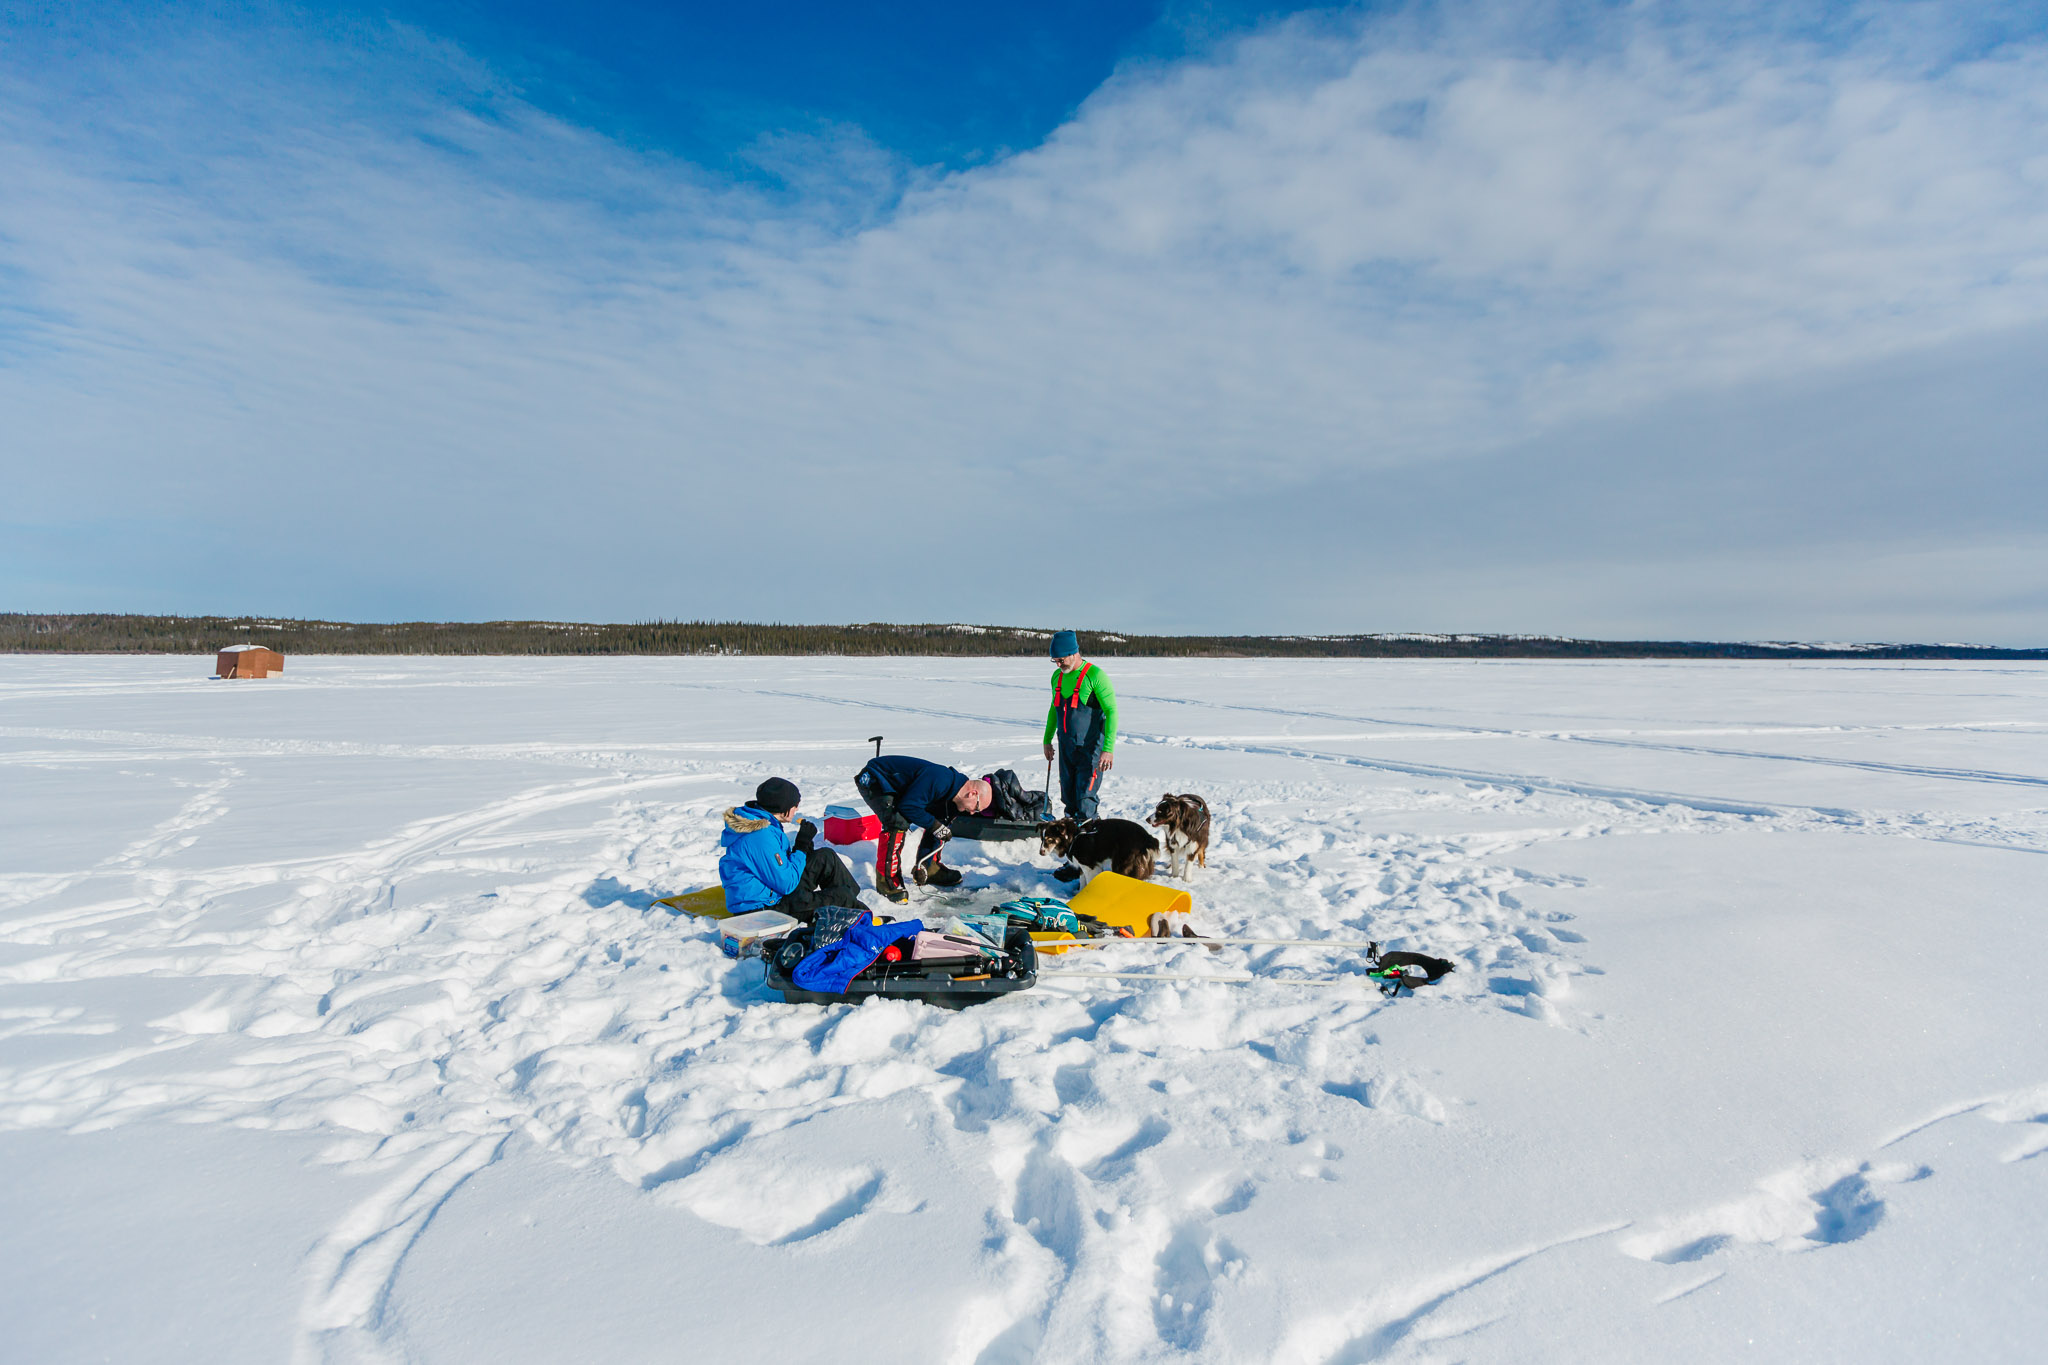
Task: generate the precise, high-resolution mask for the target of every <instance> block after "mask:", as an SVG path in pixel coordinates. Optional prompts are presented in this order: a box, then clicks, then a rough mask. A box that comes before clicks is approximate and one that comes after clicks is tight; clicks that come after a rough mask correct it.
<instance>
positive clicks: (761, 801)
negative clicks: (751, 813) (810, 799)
mask: <svg viewBox="0 0 2048 1365" xmlns="http://www.w3.org/2000/svg"><path fill="white" fill-rule="evenodd" d="M802 799H803V793H802V792H800V791H798V790H797V789H796V783H794V782H792V781H790V780H789V779H788V778H786V777H771V778H769V779H768V780H767V781H766V782H763V783H762V784H761V785H760V786H758V787H756V788H754V804H755V805H756V806H758V807H760V808H761V809H762V810H765V811H767V812H768V813H769V814H770V815H781V814H783V813H784V812H786V811H793V810H795V809H796V805H797V802H799V801H801V800H802Z"/></svg>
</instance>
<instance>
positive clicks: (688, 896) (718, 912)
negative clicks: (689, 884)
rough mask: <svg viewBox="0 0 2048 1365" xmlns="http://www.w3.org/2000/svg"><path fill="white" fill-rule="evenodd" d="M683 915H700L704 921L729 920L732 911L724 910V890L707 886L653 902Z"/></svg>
mask: <svg viewBox="0 0 2048 1365" xmlns="http://www.w3.org/2000/svg"><path fill="white" fill-rule="evenodd" d="M655 904H656V905H665V906H667V907H668V908H669V909H671V910H673V911H675V912H677V913H678V914H683V915H701V916H703V917H704V918H705V919H731V918H732V911H730V910H728V909H726V908H725V888H724V887H723V886H707V887H705V888H704V889H703V890H701V891H685V892H684V893H683V894H682V895H680V896H668V897H665V898H664V899H662V900H658V901H656V902H655Z"/></svg>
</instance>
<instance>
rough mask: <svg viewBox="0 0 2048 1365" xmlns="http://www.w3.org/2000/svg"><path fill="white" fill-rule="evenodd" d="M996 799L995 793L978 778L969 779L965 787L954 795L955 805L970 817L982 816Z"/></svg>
mask: <svg viewBox="0 0 2048 1365" xmlns="http://www.w3.org/2000/svg"><path fill="white" fill-rule="evenodd" d="M994 799H995V792H994V791H993V790H992V789H991V788H990V787H989V785H988V783H986V782H984V781H982V780H981V779H980V778H978V777H970V778H968V779H967V781H966V783H965V785H963V786H962V787H961V788H960V790H959V791H957V792H955V793H953V804H954V805H955V806H956V807H958V808H959V809H960V810H963V811H965V812H966V813H967V814H969V815H979V814H981V813H982V812H983V811H985V810H987V809H988V805H989V802H990V801H992V800H994Z"/></svg>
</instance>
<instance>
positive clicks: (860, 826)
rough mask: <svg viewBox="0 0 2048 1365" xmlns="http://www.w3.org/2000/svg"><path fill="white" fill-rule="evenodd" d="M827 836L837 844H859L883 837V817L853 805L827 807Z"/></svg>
mask: <svg viewBox="0 0 2048 1365" xmlns="http://www.w3.org/2000/svg"><path fill="white" fill-rule="evenodd" d="M825 837H826V839H828V840H830V841H831V842H832V843H835V844H859V843H865V842H866V841H867V840H869V839H879V838H881V837H882V818H881V817H880V816H878V815H876V814H875V813H874V812H873V811H871V810H855V809H854V808H853V807H852V806H827V807H825Z"/></svg>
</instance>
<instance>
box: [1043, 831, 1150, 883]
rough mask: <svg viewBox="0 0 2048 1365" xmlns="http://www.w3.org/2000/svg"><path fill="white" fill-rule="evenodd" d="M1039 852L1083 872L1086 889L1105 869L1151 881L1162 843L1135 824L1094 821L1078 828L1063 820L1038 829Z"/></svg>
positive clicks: (1082, 877)
mask: <svg viewBox="0 0 2048 1365" xmlns="http://www.w3.org/2000/svg"><path fill="white" fill-rule="evenodd" d="M1038 851H1039V853H1040V854H1050V855H1052V856H1053V857H1055V858H1065V859H1066V860H1067V861H1068V862H1070V863H1072V864H1073V865H1074V866H1076V867H1078V868H1080V869H1081V884H1082V885H1083V886H1086V885H1087V884H1088V882H1089V881H1090V880H1091V879H1092V878H1093V877H1094V876H1095V874H1096V873H1098V872H1100V871H1102V870H1103V869H1104V868H1107V869H1109V870H1110V871H1111V872H1115V873H1118V874H1119V875H1121V876H1125V877H1136V878H1137V879H1138V880H1139V881H1147V880H1149V879H1150V878H1151V876H1152V867H1153V864H1154V863H1155V862H1157V860H1158V858H1159V841H1158V840H1157V839H1155V838H1153V837H1152V836H1151V835H1149V834H1147V833H1146V832H1145V827H1144V826H1143V825H1141V824H1139V823H1138V822H1137V821H1135V820H1090V821H1089V822H1088V823H1087V824H1085V825H1077V824H1075V823H1074V822H1073V821H1072V820H1068V819H1062V820H1051V821H1048V822H1047V823H1045V824H1043V825H1040V826H1039V827H1038Z"/></svg>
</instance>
